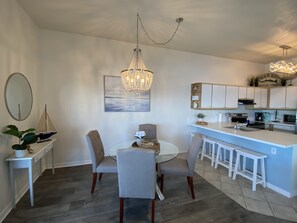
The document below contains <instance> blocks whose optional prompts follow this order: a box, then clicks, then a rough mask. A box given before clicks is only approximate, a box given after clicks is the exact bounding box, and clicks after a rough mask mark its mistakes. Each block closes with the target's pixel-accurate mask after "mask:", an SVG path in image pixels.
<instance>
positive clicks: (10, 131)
mask: <svg viewBox="0 0 297 223" xmlns="http://www.w3.org/2000/svg"><path fill="white" fill-rule="evenodd" d="M3 133H4V134H7V135H12V136H16V137H18V138H21V137H22V134H20V132H19V131H18V130H15V129H9V130H6V131H4V132H3Z"/></svg>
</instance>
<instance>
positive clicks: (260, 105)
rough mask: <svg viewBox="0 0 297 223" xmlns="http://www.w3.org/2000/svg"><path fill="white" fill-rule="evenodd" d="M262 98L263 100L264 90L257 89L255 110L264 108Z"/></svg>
mask: <svg viewBox="0 0 297 223" xmlns="http://www.w3.org/2000/svg"><path fill="white" fill-rule="evenodd" d="M261 98H262V89H261V88H255V98H254V102H255V103H256V104H255V105H254V108H261V107H262V103H261Z"/></svg>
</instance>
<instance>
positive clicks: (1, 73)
mask: <svg viewBox="0 0 297 223" xmlns="http://www.w3.org/2000/svg"><path fill="white" fill-rule="evenodd" d="M38 33H39V30H38V28H37V27H36V26H35V25H34V24H33V23H32V21H31V19H30V18H29V17H28V15H27V14H26V13H25V12H24V11H23V9H22V8H21V7H20V6H19V5H18V4H17V3H16V1H15V0H1V1H0V92H1V93H0V94H1V96H0V108H1V109H0V129H1V132H2V128H3V127H4V126H6V125H8V124H14V125H17V126H18V127H19V128H20V129H25V128H28V127H35V125H36V122H37V119H38V117H37V109H38V106H37V105H38V101H39V99H38V93H37V78H38V75H39V71H38V45H39V39H38ZM14 72H21V73H23V74H24V75H25V76H26V77H27V79H28V80H29V82H30V84H31V87H32V91H33V97H34V102H33V109H32V113H31V114H30V116H29V117H28V119H26V120H25V121H22V122H19V121H15V120H14V119H12V118H11V117H10V115H9V113H8V112H7V110H6V106H5V100H4V89H5V83H6V80H7V78H8V77H9V75H10V74H12V73H14ZM15 142H16V138H15V139H14V138H13V137H8V136H5V135H3V134H2V133H0V179H1V180H0V221H2V219H3V217H4V216H5V215H6V214H7V212H8V211H9V210H10V208H11V207H12V204H11V196H10V185H9V168H8V163H7V162H6V161H5V158H6V157H7V156H9V155H10V154H12V153H13V152H14V151H13V150H12V149H11V145H12V144H13V143H15ZM27 182H28V180H27V174H26V172H25V171H23V170H19V171H17V172H16V189H17V192H19V191H20V189H21V188H22V187H23V186H24V185H26V183H27Z"/></svg>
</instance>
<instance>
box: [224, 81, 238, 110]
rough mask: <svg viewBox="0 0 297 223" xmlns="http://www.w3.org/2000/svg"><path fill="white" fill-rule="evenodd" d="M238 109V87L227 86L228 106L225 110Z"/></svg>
mask: <svg viewBox="0 0 297 223" xmlns="http://www.w3.org/2000/svg"><path fill="white" fill-rule="evenodd" d="M237 107H238V86H228V85H227V86H226V105H225V108H227V109H230V108H233V109H236V108H237Z"/></svg>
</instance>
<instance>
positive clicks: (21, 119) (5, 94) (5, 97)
mask: <svg viewBox="0 0 297 223" xmlns="http://www.w3.org/2000/svg"><path fill="white" fill-rule="evenodd" d="M14 75H20V76H22V78H24V80H25V81H26V82H27V84H28V86H29V91H30V94H31V95H30V97H31V106H30V109H29V111H28V114H25V116H24V117H21V118H18V117H15V116H14V115H13V112H12V111H11V110H10V108H9V106H8V97H7V88H8V85H9V83H10V81H11V79H12V78H13V76H14ZM4 99H5V105H6V109H7V111H8V113H9V114H10V116H11V117H12V118H13V119H14V120H17V121H23V120H25V119H26V118H28V116H29V115H30V113H31V111H32V107H33V92H32V87H31V85H30V82H29V81H28V79H27V78H26V76H25V75H24V74H22V73H20V72H15V73H12V74H11V75H10V76H9V77H8V79H7V81H6V84H5V90H4Z"/></svg>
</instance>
